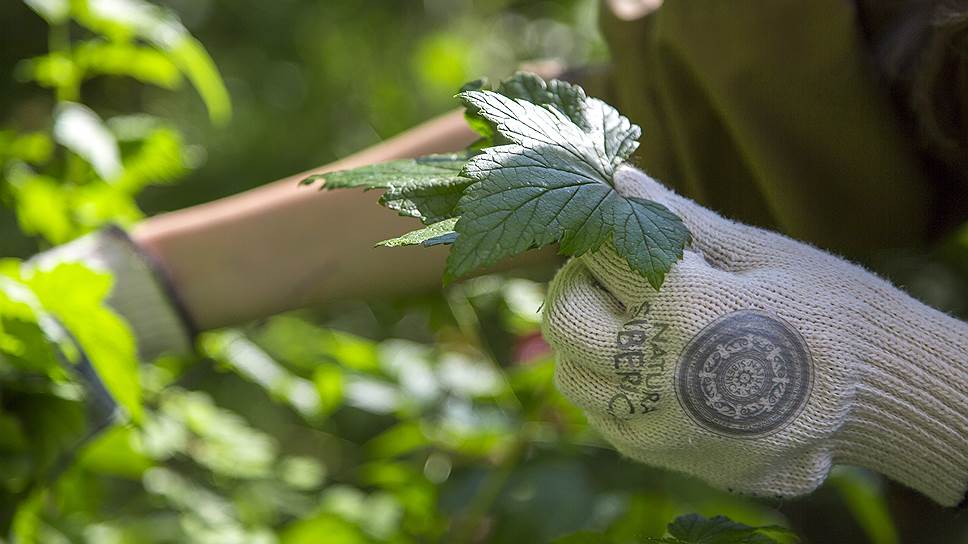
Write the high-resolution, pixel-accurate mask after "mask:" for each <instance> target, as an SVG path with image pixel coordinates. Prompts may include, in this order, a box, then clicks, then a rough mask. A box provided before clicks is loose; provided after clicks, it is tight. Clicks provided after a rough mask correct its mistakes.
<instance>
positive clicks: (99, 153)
mask: <svg viewBox="0 0 968 544" xmlns="http://www.w3.org/2000/svg"><path fill="white" fill-rule="evenodd" d="M54 139H55V140H57V142H58V143H59V144H61V145H63V146H64V147H66V148H67V149H70V150H71V151H73V152H74V153H76V154H77V155H78V156H80V157H81V158H82V159H84V160H85V161H87V162H88V164H90V165H91V166H92V167H93V168H94V171H95V172H97V175H98V176H99V177H100V178H101V179H113V178H114V177H115V176H117V175H118V174H120V173H121V152H120V151H119V149H118V142H117V141H116V140H115V139H114V136H113V135H112V134H111V131H110V130H108V128H107V127H106V126H105V125H104V122H103V121H102V120H101V118H100V117H99V116H98V115H97V114H96V113H94V111H93V110H91V109H90V108H88V107H87V106H83V105H81V104H77V103H74V102H64V103H62V104H61V105H60V106H58V108H57V111H56V112H55V114H54Z"/></svg>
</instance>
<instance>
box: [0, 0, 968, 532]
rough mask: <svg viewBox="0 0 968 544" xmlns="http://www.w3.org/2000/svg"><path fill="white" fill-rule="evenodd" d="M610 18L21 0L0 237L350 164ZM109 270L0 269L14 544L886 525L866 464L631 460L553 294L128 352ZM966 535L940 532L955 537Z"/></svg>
mask: <svg viewBox="0 0 968 544" xmlns="http://www.w3.org/2000/svg"><path fill="white" fill-rule="evenodd" d="M596 9H597V7H596V2H594V1H592V0H560V1H547V0H473V1H472V0H423V1H415V0H406V1H396V0H394V1H389V0H384V1H372V2H355V1H336V0H328V1H325V2H317V1H311V0H277V1H275V2H271V3H267V2H260V1H257V0H238V1H233V2H215V1H214V0H169V1H167V2H164V3H160V2H159V3H147V2H145V1H143V0H25V1H24V2H23V3H21V2H5V3H3V4H2V5H0V20H3V21H4V22H5V23H6V25H5V26H6V28H5V32H4V33H2V34H0V67H3V69H4V70H5V73H4V76H3V77H0V93H2V96H4V100H2V101H0V119H2V126H4V127H8V128H5V129H4V130H0V173H2V175H0V199H2V201H3V203H4V204H5V206H6V207H7V211H6V212H4V213H3V214H0V232H2V234H3V236H0V255H11V256H19V257H26V256H29V255H30V254H32V253H34V252H36V251H37V250H39V249H44V248H47V247H49V246H52V245H57V244H60V243H63V242H66V241H69V240H72V239H74V238H77V237H78V236H80V235H82V234H84V233H87V232H89V231H91V230H93V229H96V228H99V227H101V226H103V225H104V224H106V223H109V222H114V223H120V224H122V225H130V224H132V223H133V222H135V221H137V220H139V219H140V218H142V217H143V216H144V214H145V212H143V211H142V210H146V211H147V213H149V214H151V213H156V212H160V211H164V210H169V209H174V208H179V207H183V206H186V205H190V204H194V203H198V202H204V201H208V200H211V199H213V198H216V197H220V196H224V195H227V194H231V193H235V192H238V191H241V190H244V189H246V188H249V187H252V186H255V185H258V184H261V183H264V182H266V181H269V180H272V179H275V178H278V177H281V176H284V175H288V174H291V173H293V172H296V171H299V170H301V169H305V168H308V167H312V166H316V165H318V164H321V163H324V162H326V161H329V160H333V159H336V158H339V157H342V156H345V155H346V154H348V153H350V152H352V151H355V150H358V149H360V148H363V147H365V146H367V145H369V144H372V143H375V142H378V141H380V140H382V139H384V138H386V137H388V136H391V135H393V134H396V133H398V132H400V131H402V130H404V129H406V128H408V127H410V126H412V125H413V124H415V123H417V122H419V121H421V120H424V119H426V118H428V117H430V116H431V115H433V114H436V113H440V112H443V111H445V110H447V109H449V108H451V107H453V106H454V104H453V102H452V100H451V96H452V94H453V93H454V92H455V91H456V89H457V88H458V87H459V86H460V85H461V84H462V83H463V82H464V81H466V80H468V79H472V78H474V77H479V76H489V77H491V78H492V79H498V78H500V77H502V76H504V75H507V74H508V73H510V72H511V71H513V70H514V69H515V68H516V67H518V65H519V64H520V63H521V62H524V61H527V60H531V59H539V58H547V57H559V58H562V59H563V60H565V61H567V62H569V63H572V64H580V63H588V62H595V61H599V60H603V59H604V58H605V52H604V50H603V48H602V45H601V41H600V39H599V38H598V36H597V34H596V30H595V12H596V11H595V10H596ZM176 14H177V16H176ZM189 30H191V32H189ZM203 43H204V44H205V47H203V46H202V45H201V44H203ZM209 51H210V52H211V57H210V56H209ZM213 58H214V59H215V60H213ZM216 65H217V66H218V68H216ZM229 97H231V100H230V99H229ZM646 132H648V129H647V127H646ZM176 181H177V182H182V184H181V185H179V186H178V187H173V186H172V184H173V183H174V182H176ZM374 205H375V204H374ZM964 238H965V239H966V240H968V236H966V237H964ZM387 251H390V250H387ZM894 262H898V259H895V260H894ZM908 277H912V278H913V277H923V274H921V272H920V271H914V272H911V273H910V274H908ZM110 285H111V278H110V277H108V276H105V275H104V274H101V273H98V272H95V271H92V270H89V269H87V268H85V267H84V266H81V265H76V264H67V265H61V266H59V267H56V268H52V269H51V268H44V267H43V266H40V267H38V266H34V265H33V264H24V263H23V262H21V261H17V260H14V259H7V260H4V261H0V528H2V532H3V534H2V535H0V540H5V539H7V538H9V539H10V540H11V541H16V542H56V543H59V542H90V543H99V544H100V543H129V542H130V543H135V542H137V543H141V542H157V543H168V542H172V543H174V542H213V543H216V542H217V543H234V542H266V543H273V542H281V543H302V542H327V543H336V544H339V543H358V542H359V543H371V542H387V543H407V542H448V543H450V542H456V543H460V542H507V543H518V542H560V543H571V544H574V543H579V542H580V543H585V542H594V543H614V544H620V543H641V542H677V543H678V542H708V543H714V542H758V543H766V542H791V541H794V540H795V539H794V537H792V536H791V535H790V534H789V533H788V532H787V531H785V530H783V529H782V528H781V527H783V526H789V525H793V526H794V527H796V529H797V531H798V532H799V533H801V534H804V535H806V537H807V538H808V539H811V541H814V542H834V541H836V542H863V541H869V542H874V543H877V544H891V543H894V542H898V541H899V538H898V534H897V532H896V531H895V528H894V522H893V521H892V514H891V512H890V511H889V505H888V503H887V501H886V499H885V496H886V495H885V492H884V482H883V481H881V480H880V479H878V478H877V477H876V476H874V475H871V474H868V473H866V472H862V471H858V470H853V469H843V470H838V471H837V472H836V473H835V474H834V475H833V477H832V479H831V484H830V485H828V486H825V487H824V488H823V489H821V490H820V491H819V492H818V493H816V494H814V495H812V496H811V497H810V498H808V499H804V500H800V501H788V502H785V503H778V502H775V501H773V502H770V501H762V500H754V499H748V498H742V497H737V496H733V495H728V494H725V493H723V492H719V491H715V490H711V489H709V488H708V487H707V486H705V485H703V484H701V483H699V482H697V481H695V480H692V479H688V478H685V477H682V476H679V475H675V474H670V473H667V472H664V471H658V470H653V469H650V468H648V467H644V466H641V465H638V464H634V463H631V462H629V461H628V460H625V459H622V458H621V457H620V456H619V455H618V454H616V453H615V452H614V451H613V450H612V449H611V448H610V447H608V446H607V445H606V444H605V443H603V442H602V441H601V440H600V439H599V438H598V437H597V436H596V435H595V434H594V433H593V432H591V431H590V430H589V429H588V427H587V426H586V424H585V421H584V418H583V416H582V415H581V413H580V412H579V411H578V410H577V409H575V408H574V407H573V406H571V405H569V404H568V403H567V402H566V401H565V400H564V399H563V398H562V397H561V396H560V395H559V394H558V392H557V391H556V390H555V388H554V386H553V385H552V384H553V380H552V377H553V372H554V367H553V361H552V360H551V359H550V355H549V354H548V353H547V349H546V347H545V346H544V344H543V343H542V342H541V340H540V334H539V332H538V315H539V314H538V312H539V308H540V306H541V304H542V300H543V285H542V283H541V282H536V281H532V280H527V279H522V278H509V277H503V276H488V277H482V278H478V279H475V280H472V281H468V282H466V283H463V284H460V285H457V286H454V287H452V288H451V289H448V290H447V291H446V292H445V293H437V294H432V295H425V296H413V297H409V298H405V299H399V300H381V301H355V302H348V303H344V304H341V305H335V306H333V307H330V308H326V309H319V310H313V311H302V312H296V313H292V314H287V315H282V316H277V317H274V318H271V319H268V320H266V321H263V322H259V323H253V324H251V325H249V326H247V327H244V328H241V329H239V330H228V331H217V332H212V333H207V334H205V335H204V336H203V337H202V338H200V341H199V346H200V351H201V354H200V356H199V357H198V358H196V359H177V358H162V359H160V360H157V361H152V362H148V361H144V362H141V363H139V362H138V361H136V359H135V349H134V342H133V338H132V337H131V334H130V332H128V330H127V327H126V325H125V324H124V323H123V322H122V321H121V320H120V319H119V318H118V317H117V316H115V315H114V314H112V313H111V312H110V311H109V310H107V309H106V308H105V307H104V305H103V299H104V296H105V294H106V293H107V292H108V290H109V289H110ZM926 285H930V286H931V288H932V289H934V291H931V290H930V289H929V290H927V291H924V292H926V293H928V295H927V296H932V295H931V293H934V296H936V297H937V299H938V300H942V301H944V300H947V301H951V300H956V299H957V297H953V296H951V292H945V293H938V291H937V289H938V286H939V285H941V286H945V285H948V286H949V288H950V289H954V287H951V286H952V285H956V284H955V283H954V282H949V283H945V282H944V281H933V282H929V283H927V284H926ZM922 294H923V293H922ZM932 302H937V301H934V300H932ZM939 305H941V306H943V305H944V304H939ZM94 371H96V372H94ZM98 376H100V377H101V378H100V379H99V378H98ZM911 512H915V514H911V515H912V516H916V515H917V513H916V512H917V511H916V509H914V510H911ZM687 514H688V515H687ZM683 515H686V516H685V517H680V518H678V519H677V517H678V516H683ZM717 515H725V516H728V518H729V519H724V518H718V517H715V516H717ZM703 516H705V517H703ZM909 517H910V516H909ZM924 519H925V520H931V519H935V520H937V519H939V518H938V517H937V516H936V515H935V516H934V517H933V518H932V517H931V516H924ZM941 519H945V520H946V518H941ZM952 527H953V528H947V529H945V528H941V527H940V524H938V527H936V528H935V529H936V534H937V536H936V538H935V537H932V538H935V539H934V540H931V539H928V538H927V537H926V539H925V540H923V541H924V542H928V541H930V542H950V541H953V540H946V538H948V537H949V536H951V535H955V534H964V531H963V530H961V533H958V532H957V531H958V530H959V528H958V527H957V526H954V525H952ZM925 534H926V533H925ZM951 538H954V537H951Z"/></svg>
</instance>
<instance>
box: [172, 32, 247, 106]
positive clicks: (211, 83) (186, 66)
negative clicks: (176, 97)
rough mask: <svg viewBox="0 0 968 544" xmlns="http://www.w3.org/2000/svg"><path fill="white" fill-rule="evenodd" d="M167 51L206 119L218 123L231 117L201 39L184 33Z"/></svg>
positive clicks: (221, 84)
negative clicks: (189, 84)
mask: <svg viewBox="0 0 968 544" xmlns="http://www.w3.org/2000/svg"><path fill="white" fill-rule="evenodd" d="M168 53H169V55H171V59H172V60H173V61H174V62H175V64H176V65H177V66H178V67H179V68H181V70H182V72H183V73H184V74H185V75H186V76H187V77H188V79H189V80H190V81H191V82H192V85H193V86H194V87H195V89H196V90H197V91H198V94H199V96H201V97H202V101H203V102H205V107H206V108H207V109H208V116H209V119H211V120H212V122H213V123H215V124H218V125H222V124H225V123H226V122H228V120H229V118H230V117H232V100H231V98H230V97H229V91H228V89H226V88H225V83H224V82H223V81H222V76H221V75H220V74H219V72H218V68H217V67H216V66H215V61H214V60H212V57H211V56H210V55H209V54H208V51H206V50H205V47H204V46H203V45H202V44H201V42H199V41H198V40H196V39H195V38H193V37H192V36H190V35H188V33H187V32H186V33H185V34H184V35H183V36H182V37H181V39H180V40H177V41H176V42H174V43H173V44H171V46H170V47H169V48H168Z"/></svg>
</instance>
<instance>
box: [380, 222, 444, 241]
mask: <svg viewBox="0 0 968 544" xmlns="http://www.w3.org/2000/svg"><path fill="white" fill-rule="evenodd" d="M455 223H457V218H456V217H454V218H451V219H445V220H443V221H440V222H438V223H434V224H432V225H430V226H427V227H424V228H422V229H420V230H415V231H412V232H408V233H406V234H404V235H403V236H400V237H397V238H392V239H390V240H384V241H382V242H380V243H379V244H377V245H378V246H383V247H399V246H415V245H422V246H425V247H430V246H436V245H441V244H452V243H454V240H456V239H457V233H456V232H454V224H455Z"/></svg>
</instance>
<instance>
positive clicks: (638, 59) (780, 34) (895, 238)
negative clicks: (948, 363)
mask: <svg viewBox="0 0 968 544" xmlns="http://www.w3.org/2000/svg"><path fill="white" fill-rule="evenodd" d="M855 17H856V13H855V10H854V8H853V7H852V5H851V4H850V3H848V2H846V1H844V0H811V1H810V2H803V1H800V0H771V1H769V2H763V1H752V0H715V1H711V0H703V1H701V2H700V1H690V0H667V1H666V2H665V4H664V5H663V6H662V7H661V8H659V9H658V10H657V11H654V12H652V13H650V14H648V15H646V16H644V17H641V18H639V19H637V20H634V21H626V20H621V19H620V18H618V17H616V16H615V15H614V14H613V13H612V12H611V10H610V9H608V7H607V6H606V7H605V8H604V9H603V10H602V27H603V31H604V33H605V35H606V39H607V41H608V43H609V46H610V50H611V55H612V67H611V74H612V76H613V77H611V79H610V84H609V89H608V92H607V94H608V96H609V98H610V99H611V100H613V101H614V103H615V104H616V105H617V106H618V107H619V109H620V110H621V111H622V112H623V113H625V114H626V115H628V116H629V117H630V118H632V119H633V120H634V121H635V122H637V123H638V124H640V125H641V126H642V128H643V136H642V139H641V142H642V145H641V148H640V150H639V152H638V153H637V155H636V157H635V162H636V164H637V165H638V166H639V167H641V168H642V169H644V170H645V171H646V172H648V173H649V174H651V175H652V176H654V177H656V178H658V179H660V180H662V181H663V182H664V183H666V184H667V185H669V186H671V187H673V188H675V189H676V190H677V191H678V192H680V193H682V194H684V195H686V196H689V197H691V198H693V199H695V200H696V201H698V202H699V203H700V204H703V205H704V206H707V207H709V208H712V209H714V210H716V211H718V212H720V213H722V214H723V215H725V216H727V217H730V218H733V219H736V220H739V221H743V222H747V223H751V224H755V225H760V226H764V227H767V228H772V229H776V230H779V231H781V232H783V233H785V234H788V235H790V236H793V237H795V238H798V239H800V240H804V241H807V242H810V243H813V244H815V245H817V246H820V247H822V248H825V249H830V250H833V251H836V252H839V253H842V254H846V255H848V256H852V257H855V258H861V259H863V258H864V257H865V256H866V255H868V254H869V253H870V251H872V250H879V249H883V248H890V247H903V246H911V245H917V244H920V243H922V242H923V241H924V240H925V239H926V238H927V237H928V235H929V231H931V229H932V226H933V225H934V224H935V223H936V221H937V217H936V216H935V214H936V213H937V209H938V205H939V202H938V199H939V195H938V191H937V190H936V189H935V186H936V184H933V182H932V179H931V176H930V175H929V174H928V171H929V170H928V169H927V168H926V165H925V162H924V159H923V157H922V156H920V155H919V152H918V149H917V145H916V143H915V138H914V137H913V136H912V135H911V134H910V132H911V130H910V129H908V128H905V126H904V124H903V122H902V121H901V119H900V117H899V115H898V110H897V107H896V105H895V104H894V102H893V101H892V100H891V95H890V92H889V91H888V89H887V88H886V85H885V84H884V83H883V82H882V81H881V79H880V78H879V76H878V73H877V70H876V68H875V66H874V65H873V63H872V61H871V59H870V56H869V54H868V52H867V48H866V46H865V44H864V42H863V36H862V34H861V29H860V26H859V25H858V24H857V21H856V20H855ZM934 234H936V233H934Z"/></svg>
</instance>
